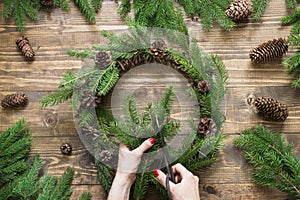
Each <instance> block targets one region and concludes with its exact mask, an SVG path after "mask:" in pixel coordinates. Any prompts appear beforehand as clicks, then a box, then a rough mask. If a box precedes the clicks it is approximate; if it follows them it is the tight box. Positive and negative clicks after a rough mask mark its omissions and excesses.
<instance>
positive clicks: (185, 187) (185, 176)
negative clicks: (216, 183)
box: [154, 163, 200, 200]
mask: <svg viewBox="0 0 300 200" xmlns="http://www.w3.org/2000/svg"><path fill="white" fill-rule="evenodd" d="M172 168H173V171H174V174H175V175H176V176H175V182H176V183H173V182H172V181H169V184H170V192H171V195H172V199H173V200H182V199H188V200H200V194H199V187H198V184H199V178H198V177H197V176H194V175H193V174H192V173H191V172H190V171H188V170H187V169H186V168H185V167H184V166H183V165H182V164H180V163H177V164H176V165H174V166H173V167H172ZM154 174H155V176H156V177H157V179H158V181H159V182H160V184H162V185H163V186H164V187H166V178H167V175H166V174H165V173H164V172H162V171H161V170H158V169H157V170H154Z"/></svg>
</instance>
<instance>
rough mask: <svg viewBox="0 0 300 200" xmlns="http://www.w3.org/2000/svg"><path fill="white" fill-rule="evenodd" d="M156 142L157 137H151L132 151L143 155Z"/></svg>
mask: <svg viewBox="0 0 300 200" xmlns="http://www.w3.org/2000/svg"><path fill="white" fill-rule="evenodd" d="M154 142H155V138H149V139H147V140H145V141H144V142H143V143H142V144H141V145H140V146H139V147H137V148H136V149H134V150H132V152H133V153H136V154H139V155H141V154H143V153H144V152H145V151H147V150H148V149H150V148H151V147H152V146H153V144H154Z"/></svg>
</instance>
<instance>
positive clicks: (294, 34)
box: [281, 8, 300, 88]
mask: <svg viewBox="0 0 300 200" xmlns="http://www.w3.org/2000/svg"><path fill="white" fill-rule="evenodd" d="M281 23H282V25H292V28H291V30H290V35H289V37H288V44H289V45H290V46H295V47H297V48H298V49H299V48H300V36H299V33H300V8H297V9H296V10H295V11H294V12H293V13H292V14H290V15H287V16H284V17H282V18H281ZM282 64H283V65H284V66H285V67H286V69H287V73H288V74H290V75H294V80H293V81H292V84H291V86H292V87H293V88H299V87H300V76H299V69H300V53H299V52H296V53H295V54H294V55H292V56H290V57H289V58H287V59H286V60H284V61H283V62H282Z"/></svg>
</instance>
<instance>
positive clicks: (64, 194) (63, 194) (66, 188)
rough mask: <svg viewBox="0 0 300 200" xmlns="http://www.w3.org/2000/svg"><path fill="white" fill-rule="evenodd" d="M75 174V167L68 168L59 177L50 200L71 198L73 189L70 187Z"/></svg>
mask: <svg viewBox="0 0 300 200" xmlns="http://www.w3.org/2000/svg"><path fill="white" fill-rule="evenodd" d="M73 175H74V169H73V168H67V169H66V171H65V172H64V174H63V175H62V176H61V178H60V179H59V181H58V183H57V184H56V186H55V187H54V188H53V191H52V193H51V197H50V198H49V199H50V200H56V199H61V200H64V199H69V197H70V196H71V194H72V189H71V188H70V184H71V182H72V178H73Z"/></svg>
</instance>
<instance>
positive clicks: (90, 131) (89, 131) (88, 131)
mask: <svg viewBox="0 0 300 200" xmlns="http://www.w3.org/2000/svg"><path fill="white" fill-rule="evenodd" d="M81 131H82V134H84V135H93V136H96V137H97V136H99V130H98V129H96V128H95V127H93V126H84V127H82V129H81Z"/></svg>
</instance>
